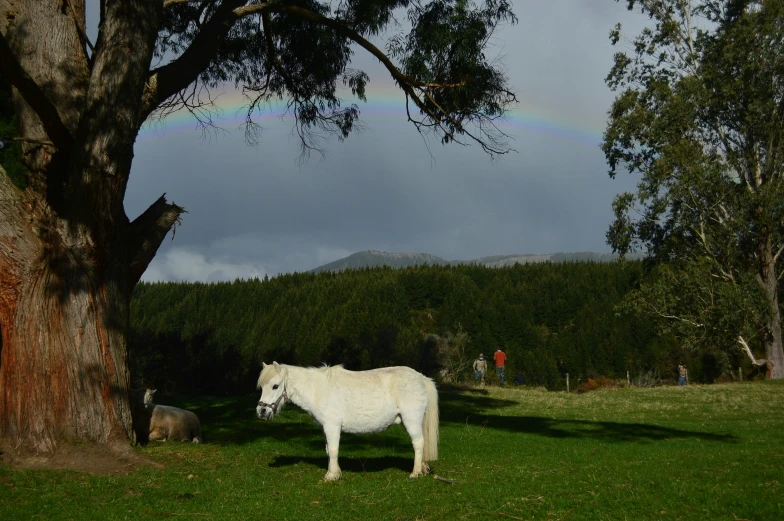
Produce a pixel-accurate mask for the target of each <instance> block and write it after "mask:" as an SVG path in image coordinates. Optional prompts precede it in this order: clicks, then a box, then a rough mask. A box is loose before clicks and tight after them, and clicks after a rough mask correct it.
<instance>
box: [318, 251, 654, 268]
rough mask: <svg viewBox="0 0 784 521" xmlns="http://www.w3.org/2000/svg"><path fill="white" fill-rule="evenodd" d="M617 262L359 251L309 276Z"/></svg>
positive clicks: (572, 256) (588, 256) (603, 256)
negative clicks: (452, 257) (453, 257)
mask: <svg viewBox="0 0 784 521" xmlns="http://www.w3.org/2000/svg"><path fill="white" fill-rule="evenodd" d="M627 258H628V259H629V260H641V259H642V258H643V254H641V253H635V254H631V255H628V256H627ZM617 259H618V255H617V254H615V253H595V252H569V253H563V252H561V253H546V254H511V255H492V256H489V257H479V258H477V259H471V260H453V261H447V260H444V259H442V258H441V257H437V256H435V255H430V254H428V253H387V252H383V251H375V250H368V251H361V252H357V253H353V254H351V255H349V256H348V257H345V258H342V259H338V260H336V261H333V262H330V263H328V264H324V265H322V266H319V267H317V268H314V269H312V270H310V272H311V273H321V272H322V271H333V272H338V271H343V270H351V269H362V268H380V267H382V266H389V267H390V268H409V267H413V266H424V265H426V264H427V265H430V266H444V265H452V266H456V265H460V264H475V265H480V266H485V267H488V268H503V267H507V266H514V265H515V264H531V263H538V262H554V263H558V262H612V261H615V260H617Z"/></svg>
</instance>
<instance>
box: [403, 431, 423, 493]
mask: <svg viewBox="0 0 784 521" xmlns="http://www.w3.org/2000/svg"><path fill="white" fill-rule="evenodd" d="M403 425H404V426H405V428H406V432H408V435H409V436H411V444H412V445H413V446H414V470H413V471H411V475H410V476H409V477H411V478H418V477H420V476H423V475H424V474H427V473H428V467H427V464H426V463H424V462H423V461H422V453H423V451H424V448H425V437H424V435H423V434H422V419H421V418H419V421H416V420H415V419H413V418H406V417H405V416H403Z"/></svg>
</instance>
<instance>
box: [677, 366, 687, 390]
mask: <svg viewBox="0 0 784 521" xmlns="http://www.w3.org/2000/svg"><path fill="white" fill-rule="evenodd" d="M687 383H689V371H688V370H687V369H686V364H684V363H683V362H681V363H680V364H678V385H686V384H687Z"/></svg>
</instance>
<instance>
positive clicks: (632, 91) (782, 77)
mask: <svg viewBox="0 0 784 521" xmlns="http://www.w3.org/2000/svg"><path fill="white" fill-rule="evenodd" d="M627 6H628V8H629V9H639V10H640V11H641V12H642V13H644V14H646V15H648V16H649V17H650V19H651V20H652V22H653V27H651V28H647V29H645V30H643V31H642V32H641V33H640V35H638V36H637V37H636V38H635V39H634V40H632V41H630V42H628V43H629V44H630V46H631V53H628V54H627V53H624V52H620V53H618V54H616V56H615V65H614V67H613V68H612V70H611V71H610V73H609V75H608V77H607V84H608V85H609V86H610V87H611V88H612V89H614V90H617V91H620V92H619V95H618V97H617V98H616V100H615V102H614V103H613V106H612V109H611V111H610V120H609V122H608V125H607V129H606V131H605V135H604V142H603V150H604V152H605V155H606V157H607V161H608V164H609V166H610V175H611V176H615V175H616V174H617V173H618V172H619V171H623V170H625V171H628V172H631V173H636V174H640V175H641V180H640V182H639V184H638V187H637V192H636V193H634V194H632V193H626V194H621V195H619V196H618V197H617V198H616V200H615V202H614V203H613V210H614V212H615V221H614V222H613V223H612V225H611V227H610V229H609V231H608V233H607V239H608V242H609V243H610V244H611V245H612V247H613V249H614V250H615V251H617V252H621V253H626V252H629V251H634V250H635V249H642V250H647V251H648V252H649V254H650V255H651V257H652V259H653V260H654V261H655V262H669V263H670V265H669V266H667V267H662V268H660V269H659V271H658V274H660V275H661V276H660V277H658V278H653V279H652V282H651V283H650V284H649V285H647V286H646V287H645V288H644V289H643V290H641V291H640V292H636V293H633V294H632V295H631V296H630V300H629V301H628V302H627V303H630V304H631V305H632V306H633V307H636V308H637V309H640V310H643V311H646V312H651V313H653V315H654V316H656V317H658V318H659V319H660V324H661V326H662V328H663V329H664V330H671V331H676V332H678V334H679V336H680V337H681V338H682V339H683V340H684V341H685V342H686V343H687V344H688V345H690V346H694V347H695V348H698V349H712V348H715V347H718V348H720V349H724V350H731V349H737V348H738V347H739V344H738V337H739V336H741V337H745V338H751V339H753V342H754V344H755V345H756V346H758V347H761V348H762V349H763V350H764V351H765V353H766V356H767V358H768V360H769V361H771V362H773V361H775V363H774V364H773V365H774V371H775V374H776V375H777V377H783V376H784V368H782V367H781V366H782V363H783V362H784V351H782V346H781V326H780V314H779V303H778V275H777V274H778V273H779V272H780V270H781V265H780V263H781V256H780V253H781V251H782V247H784V235H782V232H783V231H784V229H783V228H782V226H783V225H784V205H782V200H784V192H783V191H782V190H783V185H782V175H783V174H784V169H783V168H782V167H783V166H784V164H783V161H784V119H782V109H783V108H784V105H783V104H784V46H782V39H783V38H784V32H783V31H784V30H783V27H784V2H781V1H780V0H763V1H747V0H730V1H718V0H699V1H698V0H694V1H691V0H644V1H636V0H629V1H628V2H627ZM611 39H612V41H613V43H617V42H619V41H621V39H622V35H621V28H620V26H616V28H615V29H614V30H613V31H612V32H611ZM737 306H740V307H737ZM707 331H711V332H712V333H710V334H707Z"/></svg>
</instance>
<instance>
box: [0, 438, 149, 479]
mask: <svg viewBox="0 0 784 521" xmlns="http://www.w3.org/2000/svg"><path fill="white" fill-rule="evenodd" d="M0 462H2V464H3V465H9V466H11V467H12V468H17V469H47V470H77V471H80V472H87V473H89V474H128V473H130V472H132V471H134V470H135V469H137V468H139V467H147V466H151V467H155V468H163V465H161V464H160V463H156V462H154V461H152V460H150V459H149V458H146V457H144V456H142V455H140V454H139V453H137V452H136V451H135V450H133V448H132V447H129V446H125V447H122V446H119V447H111V446H105V445H98V444H89V443H81V444H78V445H66V444H61V445H60V446H59V447H58V448H57V450H56V451H55V452H54V454H45V453H44V454H42V453H33V452H30V451H18V450H14V449H8V448H7V447H4V448H2V449H0Z"/></svg>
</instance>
